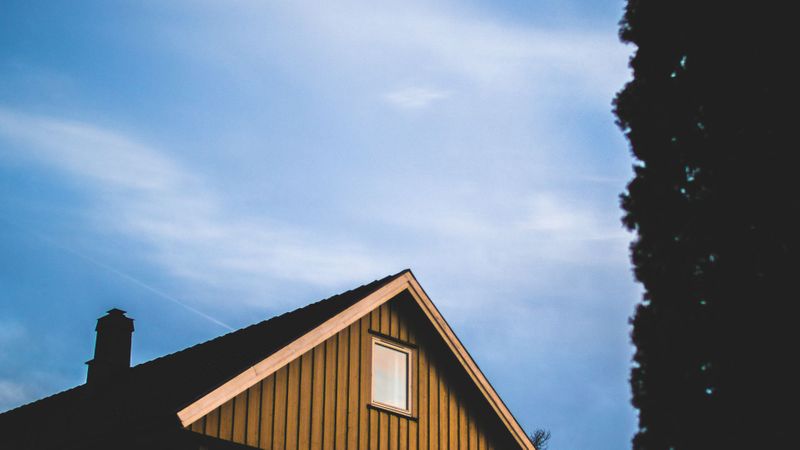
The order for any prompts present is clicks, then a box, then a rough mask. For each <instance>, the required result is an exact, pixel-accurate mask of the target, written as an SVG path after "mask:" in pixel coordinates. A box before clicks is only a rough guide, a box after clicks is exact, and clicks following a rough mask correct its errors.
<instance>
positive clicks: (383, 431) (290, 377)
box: [187, 294, 519, 450]
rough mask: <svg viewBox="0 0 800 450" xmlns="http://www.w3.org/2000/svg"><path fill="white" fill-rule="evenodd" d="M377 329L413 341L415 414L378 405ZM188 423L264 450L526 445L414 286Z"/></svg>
mask: <svg viewBox="0 0 800 450" xmlns="http://www.w3.org/2000/svg"><path fill="white" fill-rule="evenodd" d="M374 332H377V333H380V334H383V335H385V336H390V337H392V338H394V339H397V340H398V341H400V342H403V343H407V344H408V345H409V346H410V347H412V348H414V352H415V357H414V363H413V366H412V374H411V377H412V385H413V391H412V404H413V414H412V416H413V417H411V418H409V417H406V416H404V415H402V414H397V413H393V412H389V411H387V410H383V409H380V408H376V407H374V406H371V405H369V403H370V393H371V392H370V386H369V377H370V367H369V352H370V351H371V342H372V339H371V334H372V333H374ZM187 428H189V429H191V430H192V431H195V432H197V433H202V434H206V435H208V436H213V437H218V438H220V439H225V440H229V441H234V442H238V443H241V444H247V445H250V446H253V447H259V448H262V449H265V450H305V449H309V450H310V449H319V450H322V449H325V450H345V449H347V450H500V449H503V450H505V449H513V448H519V446H518V444H516V443H515V442H514V440H513V438H512V437H511V435H510V434H509V432H508V431H507V430H506V429H505V428H503V427H502V425H501V424H500V421H499V419H498V418H497V417H496V416H495V415H494V413H493V412H492V411H491V407H490V406H489V404H488V403H487V402H486V400H485V399H484V398H483V397H482V396H481V395H480V394H479V393H478V391H477V389H476V388H475V386H474V385H473V384H472V382H471V381H470V380H469V379H468V378H467V375H466V374H465V373H464V372H463V370H462V369H461V368H460V367H457V362H456V361H455V358H454V357H453V355H452V354H451V353H450V352H449V350H447V349H446V348H445V347H444V343H443V342H442V340H441V338H440V337H439V336H438V335H437V334H436V333H435V331H434V330H433V327H432V326H431V325H430V323H429V322H428V320H427V319H426V318H424V317H423V316H422V312H421V311H420V310H419V309H418V307H417V306H416V304H415V303H414V301H413V300H412V299H411V298H409V297H408V296H407V294H401V295H399V296H398V297H396V298H394V299H392V300H391V301H389V302H387V303H385V304H383V305H382V306H381V307H380V308H377V309H375V310H374V311H372V312H371V313H370V314H367V315H366V316H364V317H363V318H362V319H361V320H359V321H358V322H356V323H354V324H352V325H350V326H349V327H347V328H345V329H344V330H342V331H340V332H339V333H337V334H336V335H335V336H332V337H331V338H329V339H328V340H326V341H325V342H323V343H322V344H320V345H318V346H316V347H315V348H313V349H312V350H309V351H308V352H306V353H305V354H303V355H301V356H300V357H299V358H297V359H295V360H294V361H292V362H291V363H289V364H288V365H287V366H284V367H282V368H281V369H280V370H278V371H277V372H275V373H274V374H272V375H270V376H269V377H267V378H265V379H264V380H262V381H261V382H259V383H257V384H256V385H254V386H252V387H251V388H250V389H248V390H246V391H245V392H242V393H241V394H239V395H237V396H236V397H235V398H233V399H232V400H230V401H228V402H227V403H225V404H223V405H222V406H220V407H219V408H217V409H216V410H214V411H212V412H211V413H209V414H207V415H206V416H204V417H203V418H201V419H200V420H198V421H196V422H194V423H192V424H191V425H189V427H187Z"/></svg>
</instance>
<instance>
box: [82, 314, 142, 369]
mask: <svg viewBox="0 0 800 450" xmlns="http://www.w3.org/2000/svg"><path fill="white" fill-rule="evenodd" d="M95 331H97V340H96V341H95V345H94V359H92V360H91V361H88V362H87V363H86V364H87V365H88V366H89V373H88V375H87V377H86V382H87V383H88V384H97V383H103V382H105V381H107V380H109V379H112V378H114V377H115V376H117V375H119V374H120V373H124V372H126V371H127V370H128V369H129V368H130V367H131V334H132V333H133V319H130V318H128V317H125V311H122V310H121V309H117V308H114V309H112V310H109V311H108V314H106V315H105V316H103V317H101V318H99V319H97V327H96V328H95Z"/></svg>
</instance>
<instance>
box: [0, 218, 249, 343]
mask: <svg viewBox="0 0 800 450" xmlns="http://www.w3.org/2000/svg"><path fill="white" fill-rule="evenodd" d="M0 220H2V221H3V222H5V223H7V224H9V225H11V226H12V227H14V228H16V229H18V230H20V231H23V232H25V233H28V234H31V235H33V236H34V237H36V238H38V239H40V240H42V241H45V242H47V243H48V244H50V245H52V246H54V247H56V248H58V249H60V250H61V251H64V252H67V253H71V254H73V255H75V256H77V257H79V258H81V259H84V260H86V261H88V262H90V263H92V264H94V265H95V266H97V267H100V268H103V269H106V270H108V271H109V272H111V273H113V274H115V275H117V276H119V277H121V278H124V279H126V280H128V281H130V282H132V283H134V284H136V285H138V286H139V287H141V288H144V289H147V290H148V291H150V292H152V293H154V294H156V295H158V296H159V297H162V298H165V299H167V300H169V301H171V302H173V303H175V304H177V305H180V306H182V307H184V308H186V309H188V310H189V311H191V312H193V313H195V314H197V315H198V316H200V317H202V318H204V319H206V320H209V321H211V322H214V323H215V324H217V325H219V326H221V327H222V328H225V329H227V330H229V331H233V330H234V328H233V327H232V326H230V325H228V324H227V323H225V322H222V321H221V320H218V319H215V318H214V317H211V316H209V315H208V314H206V313H204V312H202V311H200V310H198V309H197V308H195V307H193V306H190V305H187V304H186V303H184V302H183V301H181V300H179V299H177V298H175V297H173V296H171V295H169V294H167V293H164V292H162V291H160V290H158V289H156V288H154V287H153V286H150V285H149V284H147V283H145V282H144V281H142V280H140V279H138V278H136V277H134V276H132V275H129V274H127V273H125V272H123V271H121V270H119V269H117V268H115V267H112V266H110V265H108V264H106V263H104V262H101V261H98V260H96V259H94V258H92V257H91V256H88V255H85V254H83V253H81V252H79V251H77V250H74V249H72V248H69V247H67V246H65V245H63V244H60V243H58V242H56V241H55V240H53V239H52V238H50V237H48V236H45V235H44V234H41V233H39V232H36V231H33V230H29V229H26V228H23V227H21V226H19V225H17V224H15V223H13V222H11V221H9V220H8V219H5V218H2V217H0Z"/></svg>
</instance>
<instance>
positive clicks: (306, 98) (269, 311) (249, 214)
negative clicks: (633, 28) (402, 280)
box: [0, 0, 640, 450]
mask: <svg viewBox="0 0 800 450" xmlns="http://www.w3.org/2000/svg"><path fill="white" fill-rule="evenodd" d="M622 6H623V4H622V2H621V1H600V2H583V1H541V2H522V1H517V0H515V1H507V2H501V1H491V2H489V1H478V0H475V1H459V2H453V1H443V2H420V1H417V0H405V1H385V2H374V1H371V2H355V1H349V0H345V1H336V2H304V1H293V2H278V1H275V2H267V1H254V0H251V1H249V0H237V1H228V2H213V1H210V0H209V1H182V0H176V1H170V2H162V1H136V2H128V1H122V0H120V1H114V2H108V1H98V2H92V1H70V2H52V1H49V2H40V1H32V0H26V1H14V0H4V1H3V3H2V6H0V410H5V409H8V408H11V407H14V406H17V405H20V404H22V403H25V402H28V401H31V400H34V399H36V398H39V397H41V396H44V395H48V394H51V393H54V392H56V391H59V390H62V389H65V388H68V387H71V386H74V385H76V384H80V383H82V382H83V381H84V379H85V370H86V368H85V366H84V365H83V362H84V361H86V360H88V359H90V358H91V354H92V350H93V339H94V330H93V328H94V323H95V320H96V319H97V317H99V316H100V315H102V313H103V312H104V311H105V310H107V309H109V308H111V307H119V308H122V309H124V310H126V311H128V312H129V315H130V316H132V317H134V318H135V319H136V333H135V335H134V349H133V360H134V361H133V362H134V363H139V362H143V361H146V360H149V359H151V358H154V357H156V356H159V355H163V354H165V353H168V352H172V351H175V350H178V349H180V348H183V347H186V346H188V345H192V344H194V343H197V342H199V341H203V340H206V339H209V338H212V337H214V336H217V335H219V334H221V333H224V332H226V331H227V330H228V327H232V328H239V327H241V326H244V325H247V324H250V323H253V322H257V321H259V320H262V319H263V318H266V317H269V316H272V315H274V314H277V313H281V312H284V311H286V310H289V309H293V308H295V307H299V306H302V305H304V304H306V303H309V302H311V301H314V300H317V299H320V298H324V297H328V296H330V295H332V294H335V293H338V292H340V291H343V290H347V289H350V288H352V287H355V286H357V285H360V284H362V283H364V282H368V281H371V280H373V279H375V278H380V277H382V276H384V275H387V274H390V273H395V272H397V271H399V270H401V269H403V268H406V267H410V268H412V269H413V270H414V273H415V274H416V276H417V278H418V279H419V280H420V282H421V284H422V285H423V286H424V287H425V288H426V290H427V291H428V293H429V295H430V296H431V298H432V299H433V300H434V302H436V303H437V305H438V306H439V308H440V309H441V311H442V312H443V314H444V315H445V317H446V318H447V319H448V321H449V322H450V323H451V324H452V325H453V327H454V329H455V330H456V332H457V334H458V335H459V336H460V337H461V339H462V340H463V341H464V342H465V344H466V346H467V348H469V349H470V351H471V353H472V354H473V356H474V357H475V359H476V360H477V362H478V364H479V365H480V366H481V367H482V369H483V370H484V372H485V373H486V374H487V376H488V378H489V379H490V380H491V381H492V382H493V384H494V386H495V387H496V389H497V390H498V391H499V393H500V394H501V396H502V397H503V398H504V399H505V400H506V402H507V404H508V405H509V407H510V408H511V410H512V411H513V412H514V413H515V415H516V416H517V418H518V419H519V420H520V422H521V423H522V425H523V426H524V427H526V428H527V429H528V430H529V431H533V430H534V429H535V428H539V427H541V428H547V429H550V430H551V431H552V434H553V438H552V446H551V448H553V449H554V450H569V449H582V448H589V446H591V447H592V448H598V449H612V448H614V449H616V448H621V447H625V446H628V445H629V440H630V437H631V436H632V433H633V429H634V423H635V412H634V410H633V409H632V408H631V407H630V405H629V389H628V384H627V378H628V368H629V365H630V363H629V361H630V357H631V353H632V349H631V347H630V345H629V342H628V332H629V327H628V324H627V318H628V316H629V315H630V313H631V312H632V306H633V304H634V303H635V302H636V300H637V298H638V296H639V292H640V289H639V288H638V286H637V285H635V284H634V282H633V278H632V275H631V271H630V268H629V264H628V260H627V246H628V242H629V241H630V239H631V236H630V235H629V234H627V233H626V232H625V231H624V230H623V229H622V227H621V225H620V222H619V217H620V214H621V213H620V211H619V208H618V200H617V197H618V194H619V192H621V191H622V190H623V189H624V185H625V181H626V180H627V179H628V178H629V177H630V165H631V159H630V156H629V152H628V149H627V144H626V143H625V141H624V140H623V138H622V136H621V135H620V133H619V131H618V130H617V129H616V127H615V125H614V122H613V116H612V115H611V113H610V109H611V106H610V102H611V99H612V98H613V95H614V92H616V91H617V90H619V89H620V88H621V87H622V85H623V83H624V82H625V80H627V79H628V78H629V71H628V69H627V67H626V62H627V57H628V55H629V53H630V52H631V48H628V47H625V46H623V45H622V44H620V43H618V41H617V37H616V28H617V22H618V20H619V18H620V16H621V13H622Z"/></svg>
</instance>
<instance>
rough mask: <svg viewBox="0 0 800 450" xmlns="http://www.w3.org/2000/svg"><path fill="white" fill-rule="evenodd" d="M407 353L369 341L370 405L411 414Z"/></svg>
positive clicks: (400, 348)
mask: <svg viewBox="0 0 800 450" xmlns="http://www.w3.org/2000/svg"><path fill="white" fill-rule="evenodd" d="M410 373H411V350H410V349H408V348H405V347H403V346H401V345H397V344H394V343H390V342H387V341H384V340H383V339H378V338H373V340H372V403H373V404H375V405H377V406H381V407H384V408H387V409H391V410H394V411H397V412H401V413H405V414H411V395H410V393H411V385H410V380H411V377H410Z"/></svg>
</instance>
